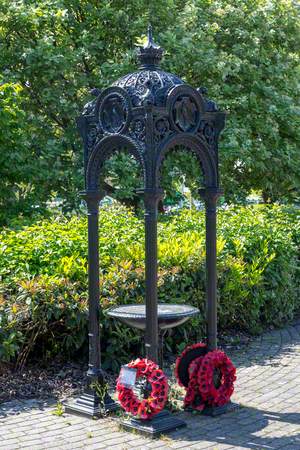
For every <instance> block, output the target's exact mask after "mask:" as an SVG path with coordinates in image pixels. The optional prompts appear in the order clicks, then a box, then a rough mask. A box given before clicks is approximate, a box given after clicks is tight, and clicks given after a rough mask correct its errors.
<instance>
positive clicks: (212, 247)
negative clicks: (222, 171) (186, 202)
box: [199, 187, 222, 350]
mask: <svg viewBox="0 0 300 450" xmlns="http://www.w3.org/2000/svg"><path fill="white" fill-rule="evenodd" d="M199 193H200V195H201V197H202V198H203V200H204V201H205V221H206V323H207V345H208V349H209V350H214V349H216V348H217V322H218V318H217V308H218V305H217V233H216V219H217V208H216V207H217V200H218V197H219V196H220V195H221V194H222V191H221V190H220V189H218V188H214V187H211V188H209V187H208V188H206V189H200V191H199Z"/></svg>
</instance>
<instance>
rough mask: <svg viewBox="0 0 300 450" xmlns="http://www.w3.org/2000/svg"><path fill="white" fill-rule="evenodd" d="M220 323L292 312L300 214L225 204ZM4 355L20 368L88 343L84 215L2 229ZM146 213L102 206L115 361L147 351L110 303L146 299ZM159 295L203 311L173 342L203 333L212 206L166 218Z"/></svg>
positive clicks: (254, 321) (108, 345)
mask: <svg viewBox="0 0 300 450" xmlns="http://www.w3.org/2000/svg"><path fill="white" fill-rule="evenodd" d="M218 225H219V226H218V286H219V328H220V329H221V330H226V329H230V328H234V329H241V330H246V331H248V332H251V333H257V332H259V331H260V330H261V329H262V328H263V327H265V326H268V325H280V324H281V323H283V322H284V321H286V320H289V319H291V318H292V317H293V315H294V314H295V312H296V311H297V309H299V306H300V300H299V298H300V297H299V286H300V276H299V259H298V258H299V256H298V255H299V244H300V215H299V212H298V211H297V210H296V209H292V208H288V207H279V206H272V207H271V206H262V205H258V206H251V207H250V206H249V207H230V208H224V209H220V211H219V217H218ZM0 242H1V244H0V276H1V280H2V281H1V296H0V358H1V359H2V360H6V361H7V360H11V361H16V363H17V365H18V366H22V364H24V363H25V361H26V358H27V357H28V356H29V355H32V354H33V352H32V351H33V349H34V350H35V354H37V351H38V352H39V353H38V354H39V355H41V356H43V357H50V356H51V357H52V356H54V355H55V354H58V353H63V354H65V355H67V354H69V355H70V354H72V353H74V351H77V350H80V349H82V346H83V345H84V344H86V336H87V327H86V325H87V275H86V269H87V260H86V254H87V230H86V219H85V218H84V217H77V216H76V217H73V218H72V219H71V220H69V221H67V220H66V219H64V218H61V217H59V218H57V219H52V220H45V221H42V222H38V223H36V224H34V225H31V226H26V227H24V228H22V229H21V230H4V231H3V232H2V233H1V234H0ZM143 243H144V236H143V221H142V220H141V219H138V218H137V217H136V216H135V215H134V214H133V213H132V212H131V211H130V210H128V209H126V208H125V207H121V206H117V207H116V206H114V207H107V208H105V209H102V210H101V213H100V259H101V273H100V284H101V299H100V302H101V305H102V308H103V313H102V314H103V316H102V320H101V327H102V349H103V352H104V361H105V365H106V366H107V367H112V368H116V366H117V365H118V363H120V362H122V361H126V360H127V359H128V357H129V356H128V355H129V354H130V353H134V354H139V353H140V351H141V350H140V336H139V335H138V334H137V333H136V331H134V330H131V329H129V328H127V327H125V326H123V325H120V324H118V323H115V322H114V321H113V320H111V319H108V318H106V317H105V311H106V310H107V308H109V307H111V306H113V305H117V304H123V303H136V302H137V303H142V302H143V301H144V293H145V292H144V291H145V286H144V249H143ZM158 283H159V301H161V302H175V303H188V304H192V305H195V306H197V307H198V308H199V309H200V311H201V313H200V315H199V316H198V317H197V318H194V319H192V320H191V321H190V322H189V323H188V325H187V326H182V327H179V328H178V329H176V330H173V333H172V335H171V336H170V337H169V338H168V339H167V345H168V346H169V347H170V348H172V349H173V350H175V351H176V350H177V348H178V346H180V344H182V342H183V341H190V342H191V341H195V340H196V339H200V338H204V337H205V315H204V311H205V228H204V214H203V212H197V211H194V210H184V211H182V212H180V213H179V214H175V215H173V216H165V217H162V219H161V221H160V223H159V276H158Z"/></svg>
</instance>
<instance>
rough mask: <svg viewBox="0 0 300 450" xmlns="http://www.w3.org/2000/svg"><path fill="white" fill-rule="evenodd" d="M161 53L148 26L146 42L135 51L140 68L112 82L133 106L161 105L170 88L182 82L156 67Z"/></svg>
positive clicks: (182, 82)
mask: <svg viewBox="0 0 300 450" xmlns="http://www.w3.org/2000/svg"><path fill="white" fill-rule="evenodd" d="M162 55H163V49H162V48H161V47H159V46H158V45H156V44H155V43H154V42H153V38H152V29H151V26H149V29H148V38H147V42H146V44H145V45H144V46H143V47H139V48H138V51H137V56H138V59H139V60H140V62H141V67H140V70H139V71H138V72H134V73H130V74H128V75H125V76H123V77H122V78H120V79H119V80H117V81H116V82H115V83H114V86H119V87H121V88H123V89H125V90H126V91H127V92H128V94H129V96H130V98H131V101H132V105H133V106H142V105H145V104H152V105H155V106H163V105H164V104H165V101H166V98H167V93H168V92H169V91H170V89H172V88H173V87H175V86H179V85H182V84H184V81H182V80H181V79H180V78H179V77H177V76H176V75H173V74H171V73H168V72H164V71H163V70H161V69H160V68H159V67H158V63H159V61H160V60H161V58H162Z"/></svg>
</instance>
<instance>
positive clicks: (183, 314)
mask: <svg viewBox="0 0 300 450" xmlns="http://www.w3.org/2000/svg"><path fill="white" fill-rule="evenodd" d="M198 313H199V309H198V308H195V307H194V306H190V305H179V304H167V303H159V304H158V305H157V316H158V327H159V329H160V330H167V329H169V328H174V327H177V326H178V325H181V324H183V323H184V322H186V321H187V320H188V319H189V318H190V317H192V316H195V315H196V314H198ZM107 314H108V316H110V317H113V318H114V319H118V320H120V321H121V322H123V323H125V324H126V325H129V326H130V327H133V328H138V329H140V330H145V328H146V306H145V305H143V304H141V305H136V304H135V305H120V306H114V307H113V308H110V309H109V310H108V311H107Z"/></svg>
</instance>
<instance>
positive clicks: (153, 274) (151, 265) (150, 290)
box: [140, 189, 163, 363]
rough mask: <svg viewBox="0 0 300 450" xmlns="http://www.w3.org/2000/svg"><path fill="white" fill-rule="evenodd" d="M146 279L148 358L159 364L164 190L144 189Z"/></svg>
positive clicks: (146, 342) (146, 343) (146, 340)
mask: <svg viewBox="0 0 300 450" xmlns="http://www.w3.org/2000/svg"><path fill="white" fill-rule="evenodd" d="M140 192H143V193H144V204H145V278H146V280H145V281H146V333H145V347H146V357H147V358H149V359H151V360H152V361H155V362H156V363H158V319H157V209H158V202H159V200H160V199H161V198H162V197H163V190H162V189H144V190H143V191H140Z"/></svg>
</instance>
